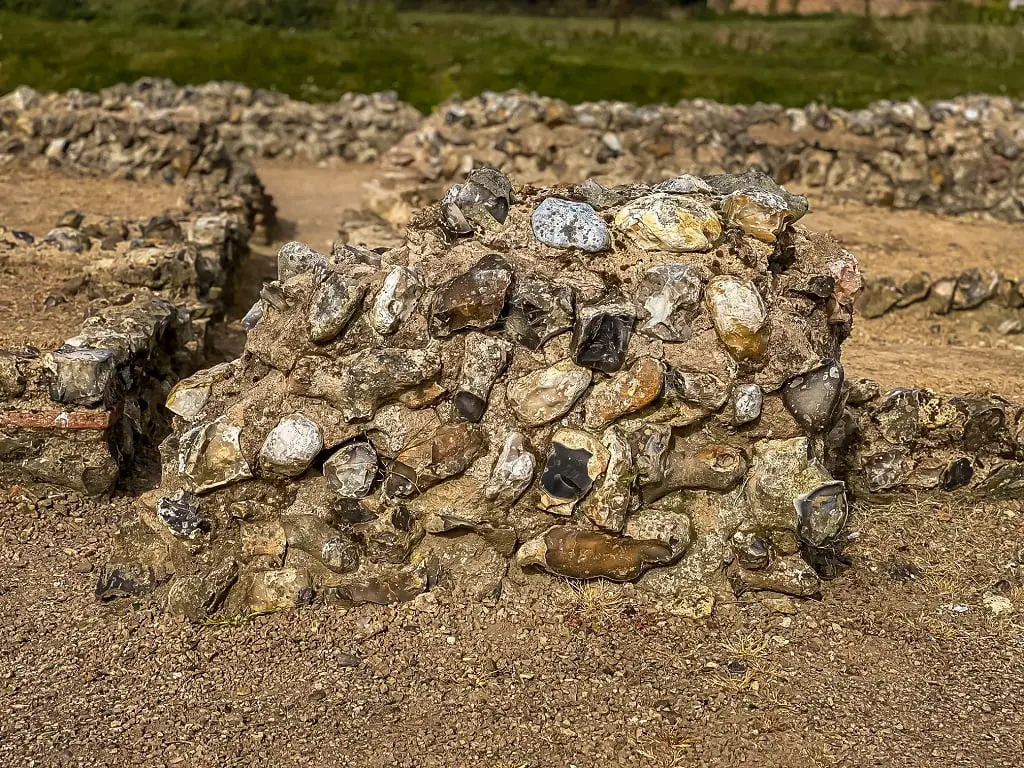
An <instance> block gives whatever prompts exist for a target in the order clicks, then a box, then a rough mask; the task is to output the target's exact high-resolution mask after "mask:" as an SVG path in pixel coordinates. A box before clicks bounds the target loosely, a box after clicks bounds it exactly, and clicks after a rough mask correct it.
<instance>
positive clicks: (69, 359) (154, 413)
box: [0, 211, 251, 495]
mask: <svg viewBox="0 0 1024 768" xmlns="http://www.w3.org/2000/svg"><path fill="white" fill-rule="evenodd" d="M60 223H61V224H62V226H59V227H56V228H55V229H53V230H52V231H51V232H50V233H49V234H48V235H47V237H46V238H43V239H40V240H38V241H36V240H34V239H33V238H32V236H31V235H29V234H28V233H25V232H14V231H11V230H7V229H5V228H4V227H0V258H15V259H18V260H20V261H22V262H25V263H33V262H36V261H41V260H46V259H61V258H64V257H65V256H67V255H68V253H69V252H70V253H74V254H75V255H76V257H77V258H78V259H79V260H80V261H81V271H80V273H79V274H78V275H76V277H74V278H72V279H71V280H70V281H69V283H70V285H67V286H64V287H63V290H64V291H66V292H67V293H68V294H70V295H74V294H77V293H85V294H86V295H87V296H89V297H90V299H91V300H90V301H89V304H88V308H87V309H86V311H85V315H86V316H85V319H84V321H83V322H82V324H81V327H80V328H79V329H78V331H77V332H76V333H75V334H74V335H73V336H72V337H70V338H68V339H66V340H65V341H64V343H63V344H61V345H60V346H59V347H58V348H57V349H38V348H36V347H35V346H33V345H31V344H21V345H20V346H17V347H15V348H12V349H0V485H35V484H43V485H57V486H62V487H66V488H70V489H73V490H77V491H80V492H83V493H88V494H93V495H95V494H101V493H105V492H107V491H109V490H110V489H112V488H113V486H114V484H115V483H116V481H117V480H118V477H119V474H120V472H121V470H122V469H123V468H124V467H125V466H127V464H128V462H129V460H130V458H131V457H132V455H133V453H134V449H135V445H136V443H137V442H138V441H140V440H142V441H144V442H150V441H154V440H159V438H160V437H161V436H162V435H163V434H165V433H166V431H167V429H168V418H167V415H166V412H165V411H164V409H163V408H162V405H163V402H164V400H165V399H166V397H167V394H168V392H169V390H170V388H171V386H173V384H174V383H175V382H177V380H178V379H179V378H180V377H181V376H182V375H187V374H190V373H192V372H194V371H195V370H196V369H197V368H198V367H199V366H200V365H201V364H202V363H203V361H204V359H205V351H206V347H207V331H208V329H209V326H210V323H211V322H212V321H215V320H218V319H219V318H220V317H221V316H222V313H223V309H224V300H225V298H226V297H225V291H228V290H230V285H229V282H230V279H231V276H232V274H233V273H234V271H235V270H236V269H237V268H238V264H239V261H240V260H241V259H242V258H244V256H245V255H246V254H247V252H248V243H249V237H250V234H251V233H250V231H249V229H248V226H247V225H246V222H245V219H244V218H242V217H240V216H237V215H233V214H229V213H219V214H205V213H191V214H188V213H186V214H182V215H181V216H178V217H172V216H157V217H153V218H151V219H148V220H146V221H141V222H139V221H130V220H123V219H118V218H112V217H105V216H96V215H86V214H82V213H80V212H75V211H72V212H69V213H67V214H65V216H64V217H63V218H62V221H61V222H60ZM51 299H52V300H53V301H55V302H57V301H63V300H66V299H65V298H64V296H63V295H61V296H54V297H51Z"/></svg>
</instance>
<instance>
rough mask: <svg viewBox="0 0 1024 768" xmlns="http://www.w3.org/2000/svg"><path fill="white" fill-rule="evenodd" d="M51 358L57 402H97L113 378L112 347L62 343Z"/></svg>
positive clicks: (52, 387)
mask: <svg viewBox="0 0 1024 768" xmlns="http://www.w3.org/2000/svg"><path fill="white" fill-rule="evenodd" d="M50 359H51V360H52V370H53V381H52V382H51V384H50V399H51V400H53V401H54V402H57V403H68V404H74V405H96V404H98V403H99V402H100V401H101V400H103V396H104V395H105V394H106V392H107V388H108V387H109V386H110V382H111V381H112V379H113V378H114V371H115V364H114V353H113V352H112V351H111V350H109V349H76V348H74V347H61V348H60V349H58V350H57V351H56V352H54V353H53V354H52V355H51V356H50Z"/></svg>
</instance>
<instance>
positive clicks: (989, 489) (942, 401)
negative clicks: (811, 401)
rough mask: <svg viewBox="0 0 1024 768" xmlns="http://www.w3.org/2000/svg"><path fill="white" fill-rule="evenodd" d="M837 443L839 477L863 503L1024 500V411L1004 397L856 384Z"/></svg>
mask: <svg viewBox="0 0 1024 768" xmlns="http://www.w3.org/2000/svg"><path fill="white" fill-rule="evenodd" d="M829 442H830V446H831V449H830V455H831V456H832V457H833V464H832V469H833V471H834V472H835V473H836V475H837V476H839V477H842V478H843V479H844V480H845V481H846V483H847V485H848V487H849V488H850V489H851V491H853V492H854V493H856V494H857V495H859V496H863V497H871V496H887V495H893V494H900V493H914V494H920V493H928V492H933V491H939V492H956V493H957V494H958V495H963V496H967V497H976V498H987V499H993V500H999V499H1014V498H1020V495H1021V493H1022V492H1024V461H1022V460H1024V406H1022V405H1021V404H1019V403H1011V402H1009V401H1007V400H1005V399H1003V398H1001V397H999V396H997V395H945V394H937V393H935V392H932V391H931V390H928V389H911V388H902V387H901V388H897V389H893V390H891V391H889V392H885V393H882V392H880V391H879V388H878V384H877V383H876V382H874V381H870V380H866V379H865V380H860V381H856V382H851V383H850V386H849V387H848V392H847V394H846V397H845V404H844V409H843V414H842V416H841V418H840V419H839V420H838V421H837V423H836V426H835V428H834V429H833V431H832V433H831V435H830V437H829Z"/></svg>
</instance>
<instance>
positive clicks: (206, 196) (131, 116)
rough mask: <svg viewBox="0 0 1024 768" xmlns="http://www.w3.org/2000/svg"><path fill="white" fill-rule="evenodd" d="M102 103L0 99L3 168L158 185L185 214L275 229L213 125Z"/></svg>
mask: <svg viewBox="0 0 1024 768" xmlns="http://www.w3.org/2000/svg"><path fill="white" fill-rule="evenodd" d="M98 98H99V97H98V96H97V95H95V94H92V95H90V94H78V95H77V96H76V95H74V94H68V95H65V96H48V97H41V96H40V95H39V94H37V93H36V92H35V91H32V90H31V89H27V88H18V89H16V90H14V91H12V92H11V93H9V94H7V95H6V96H4V97H2V98H0V162H20V163H27V164H30V165H35V166H43V167H49V168H55V169H58V170H60V171H62V172H66V173H75V174H84V175H88V176H95V177H101V178H102V177H108V176H110V177H116V178H123V179H151V180H160V181H164V182H166V183H168V184H174V185H177V186H179V187H180V188H181V190H182V195H183V201H184V207H185V210H187V211H195V212H207V213H233V214H236V215H238V216H240V217H241V218H242V219H243V220H244V222H245V225H246V226H248V227H249V228H250V229H251V230H253V231H257V232H265V233H268V234H269V233H270V232H271V231H272V230H273V228H274V225H275V221H276V219H275V210H274V206H273V202H272V201H271V199H270V196H269V195H268V194H267V193H266V191H265V190H264V188H263V184H262V182H261V181H260V179H259V177H258V176H257V175H256V173H255V171H254V170H253V168H252V166H251V165H250V164H249V163H248V162H245V161H243V160H239V159H238V158H237V157H236V156H235V155H234V153H233V152H232V151H231V150H230V148H229V147H228V145H227V144H226V142H225V140H224V138H223V137H222V136H221V134H220V133H219V132H218V130H217V127H216V126H215V125H213V124H211V123H209V122H203V121H202V120H199V119H197V117H196V115H194V114H190V113H189V112H188V111H187V110H186V111H182V110H178V111H161V110H154V109H147V108H139V109H126V110H122V111H110V110H107V109H103V108H101V107H99V106H95V105H93V101H95V100H96V99H98Z"/></svg>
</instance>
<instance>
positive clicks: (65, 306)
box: [0, 219, 89, 350]
mask: <svg viewBox="0 0 1024 768" xmlns="http://www.w3.org/2000/svg"><path fill="white" fill-rule="evenodd" d="M0 221H2V219H0ZM59 255H60V258H55V259H44V260H42V261H38V260H36V259H34V258H28V257H27V253H25V252H15V253H12V254H3V253H0V317H3V318H5V320H4V322H3V323H0V349H13V348H15V347H20V346H22V345H24V344H31V345H33V346H35V347H36V348H38V349H40V350H51V349H56V348H57V347H59V346H60V345H61V344H63V343H64V341H65V340H66V339H68V338H70V337H71V336H74V335H75V334H76V333H78V330H79V328H81V326H82V320H83V319H84V317H85V312H86V309H87V307H88V305H89V300H88V298H87V296H86V293H87V291H85V290H80V289H79V288H78V287H76V281H75V278H76V277H78V276H80V275H81V274H82V271H83V268H84V265H85V264H86V263H87V262H88V257H83V256H81V255H80V254H59ZM69 281H70V282H69Z"/></svg>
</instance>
